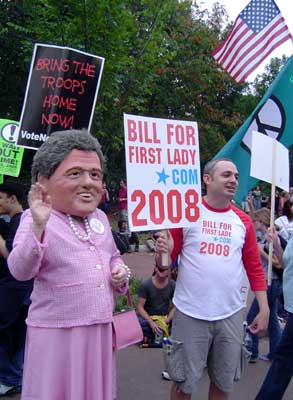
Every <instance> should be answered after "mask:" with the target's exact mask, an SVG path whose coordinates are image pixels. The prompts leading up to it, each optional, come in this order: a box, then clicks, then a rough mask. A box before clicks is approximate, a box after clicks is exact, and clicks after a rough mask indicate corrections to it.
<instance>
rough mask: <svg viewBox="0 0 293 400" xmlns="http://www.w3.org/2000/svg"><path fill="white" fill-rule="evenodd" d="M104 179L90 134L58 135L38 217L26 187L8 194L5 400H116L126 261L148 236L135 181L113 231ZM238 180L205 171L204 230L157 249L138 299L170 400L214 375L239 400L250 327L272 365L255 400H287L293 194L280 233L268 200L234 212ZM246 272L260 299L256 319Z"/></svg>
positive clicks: (41, 183) (40, 182) (49, 150)
mask: <svg viewBox="0 0 293 400" xmlns="http://www.w3.org/2000/svg"><path fill="white" fill-rule="evenodd" d="M103 169H104V157H103V154H102V151H101V147H100V145H99V143H98V141H97V140H96V139H95V138H94V137H93V136H91V135H90V134H89V133H88V132H86V131H77V130H70V131H63V132H56V133H54V134H52V135H51V136H50V137H49V138H48V140H47V141H46V142H45V143H44V144H43V145H42V146H41V147H40V148H39V149H38V150H37V152H36V153H35V156H34V159H33V164H32V185H31V188H30V190H29V193H28V196H27V201H28V208H26V205H25V200H26V199H25V197H26V196H25V194H24V189H23V187H22V185H20V184H19V183H12V182H7V183H4V184H2V185H0V214H1V215H2V216H6V217H7V218H8V221H6V220H5V219H3V218H1V219H0V298H1V302H0V395H7V394H12V393H16V392H20V391H21V399H22V400H33V399H38V400H52V399H56V400H57V399H60V400H81V399H82V400H113V399H116V397H117V394H116V365H115V354H116V352H115V349H114V342H113V330H112V320H113V308H114V303H115V297H116V296H117V295H124V294H125V293H126V292H127V291H128V289H129V278H130V275H131V271H130V269H129V268H128V266H127V265H125V263H124V261H123V258H122V257H121V254H122V253H124V252H130V251H132V250H131V246H132V245H133V246H134V251H139V235H138V234H137V233H136V232H130V230H129V227H128V214H127V186H126V181H125V179H121V181H120V189H119V191H118V194H117V210H118V211H117V212H118V224H117V229H116V230H115V229H114V228H111V226H110V223H109V218H108V216H109V210H110V205H111V196H110V194H109V190H108V189H107V185H106V183H105V181H104V176H103ZM238 173H239V172H238V170H237V168H236V166H235V164H234V163H233V162H232V161H231V160H229V159H218V160H213V161H210V162H208V163H207V164H206V166H205V167H204V170H203V182H204V186H205V193H206V194H205V195H204V196H203V198H202V208H201V217H200V220H199V223H197V224H194V225H193V226H191V227H189V228H177V229H170V230H169V231H168V234H167V235H166V234H165V233H163V232H160V231H158V232H157V231H156V232H151V233H150V236H149V238H148V239H147V242H149V243H148V247H149V249H150V251H152V252H154V271H152V274H150V275H151V276H150V277H149V278H147V279H146V280H145V281H143V282H142V284H141V286H140V287H139V289H138V303H137V314H138V319H139V322H140V324H141V327H142V331H143V335H144V340H143V342H142V346H149V347H152V346H153V347H162V342H163V337H168V351H169V352H170V354H171V355H172V358H171V367H170V365H168V366H167V371H166V373H167V374H168V377H170V379H171V380H172V381H173V383H172V387H171V393H170V398H171V400H190V399H191V395H192V393H194V392H196V390H197V387H198V385H199V382H200V380H201V378H202V375H203V371H204V370H205V369H206V368H207V371H208V375H209V378H210V386H209V394H208V396H209V399H210V400H226V399H228V398H229V396H230V393H231V392H232V391H233V387H234V382H235V381H236V380H238V379H239V371H240V369H241V368H240V366H241V365H242V361H243V357H244V356H245V354H246V353H245V351H244V345H243V335H244V332H243V319H245V318H246V319H247V322H248V328H247V332H246V333H248V334H249V335H251V338H252V345H251V347H250V348H248V349H247V350H248V351H249V352H250V353H251V356H250V361H251V362H257V360H258V359H259V358H260V355H259V351H258V335H259V334H260V333H262V332H264V331H265V330H266V329H268V334H269V351H268V353H267V354H265V355H264V356H263V357H264V358H263V359H267V360H268V361H269V362H270V364H269V370H268V374H267V376H266V378H265V380H264V382H263V384H262V385H261V388H260V390H259V393H258V394H257V397H256V399H257V400H278V399H281V398H282V396H283V395H284V392H285V390H286V388H287V386H288V384H289V382H290V379H291V377H292V374H293V319H292V315H293V314H292V313H293V295H292V293H293V288H292V285H293V262H292V259H293V258H292V256H293V254H292V252H293V235H291V231H292V230H293V197H292V193H287V195H286V196H285V195H283V194H281V196H280V201H279V203H278V209H277V210H278V211H277V212H276V220H275V227H274V228H273V229H270V210H269V200H268V196H265V195H263V193H262V192H261V190H260V187H259V186H256V187H255V188H254V189H253V190H252V191H251V193H249V194H248V196H247V198H246V199H244V201H245V202H246V205H245V207H246V206H247V208H245V209H244V210H241V209H240V208H238V207H237V206H236V205H235V204H234V203H233V202H232V200H233V197H234V195H235V193H236V191H237V188H238ZM282 199H284V200H282ZM270 243H272V245H273V256H272V260H273V271H272V282H271V283H270V284H269V285H268V279H267V277H268V260H269V255H268V247H269V244H270ZM163 253H167V254H168V257H169V265H170V266H171V265H172V266H174V265H175V264H176V268H177V271H178V273H177V274H176V282H174V281H173V280H172V279H171V276H170V269H169V268H166V267H165V265H162V255H163ZM244 271H245V272H246V274H247V277H248V279H249V283H250V287H251V290H252V291H253V292H254V295H255V298H254V300H253V302H252V304H251V307H250V309H249V311H248V313H247V315H244V311H243V310H244V307H245V305H244V304H243V299H242V296H241V287H242V282H243V274H244ZM281 306H282V307H281ZM280 308H282V309H283V311H284V312H285V316H286V318H285V328H284V330H283V331H282V330H281V328H280V324H279V320H278V315H279V314H278V313H279V310H280ZM178 349H181V350H180V352H179V351H178ZM40 355H41V356H40ZM240 375H241V373H240Z"/></svg>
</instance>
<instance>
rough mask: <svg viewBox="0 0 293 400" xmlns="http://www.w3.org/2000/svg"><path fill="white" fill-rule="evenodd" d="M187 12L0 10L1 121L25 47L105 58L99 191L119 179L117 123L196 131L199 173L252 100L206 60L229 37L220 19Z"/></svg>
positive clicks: (42, 5) (161, 6)
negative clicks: (188, 124)
mask: <svg viewBox="0 0 293 400" xmlns="http://www.w3.org/2000/svg"><path fill="white" fill-rule="evenodd" d="M193 3H194V2H192V1H189V0H185V1H177V0H122V1H121V0H82V1H78V2H77V1H75V0H64V1H62V2H60V1H57V0H34V1H32V0H23V1H17V2H16V1H9V0H3V1H0V6H1V8H0V16H1V17H2V21H4V24H3V29H2V30H0V40H1V44H3V46H1V49H0V60H1V64H0V77H1V78H2V80H3V79H4V80H3V81H5V85H4V87H3V90H2V96H1V101H0V110H1V112H2V115H3V117H5V116H6V117H8V116H9V117H11V118H14V119H18V118H19V114H20V110H21V105H22V99H23V97H24V91H25V83H26V81H27V76H28V72H29V62H30V59H31V55H32V50H33V45H34V43H35V42H38V43H48V44H56V45H61V46H68V47H72V48H76V49H79V50H83V51H87V52H90V53H92V54H96V55H99V56H103V57H105V66H104V71H103V76H102V80H101V87H100V89H99V95H98V99H97V104H96V110H95V115H94V121H93V126H92V133H93V134H94V135H96V136H97V137H98V138H99V140H100V142H101V144H102V146H103V151H104V153H105V155H106V157H107V158H108V172H107V179H108V180H109V181H115V180H116V181H117V180H118V179H119V178H120V177H121V176H124V175H125V162H124V160H125V155H124V135H123V113H129V114H138V115H145V116H152V117H161V118H173V119H185V120H193V121H194V120H195V121H197V122H198V124H199V137H200V148H201V160H202V162H203V163H205V162H206V161H207V160H208V159H210V158H212V157H213V156H214V155H215V154H216V153H217V151H218V150H219V149H220V148H221V147H222V146H223V145H224V144H225V143H226V141H227V140H229V138H230V137H231V136H232V134H233V133H234V132H235V131H236V130H237V128H238V127H239V126H240V125H241V124H242V123H243V121H244V120H245V119H246V118H247V116H248V115H249V113H250V111H251V110H249V108H250V106H251V104H252V103H253V100H254V97H255V95H254V93H253V92H249V88H248V84H243V85H238V84H236V83H235V82H234V81H233V80H232V79H231V78H230V77H229V75H228V74H227V73H226V72H225V71H223V70H222V69H221V68H219V66H218V65H217V64H216V62H215V61H214V59H213V58H212V56H211V51H212V50H213V49H214V48H215V47H216V46H217V45H218V43H219V42H220V41H221V40H222V39H223V36H224V35H225V34H226V32H227V29H229V27H230V24H227V13H226V11H225V9H224V8H223V7H222V6H220V5H219V4H216V5H215V6H214V8H213V10H212V12H208V11H207V10H200V8H199V7H198V6H197V5H196V4H193ZM4 58H5V60H4ZM3 60H4V61H5V62H4V64H3V63H2V61H3ZM8 71H10V72H11V74H9V73H7V72H8ZM5 79H6V80H5ZM16 86H17V87H16ZM4 99H5V100H4ZM31 153H32V152H30V153H29V154H30V155H29V156H27V151H26V152H25V157H31ZM29 162H30V158H29V159H28V161H27V164H29Z"/></svg>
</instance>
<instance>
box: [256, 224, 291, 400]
mask: <svg viewBox="0 0 293 400" xmlns="http://www.w3.org/2000/svg"><path fill="white" fill-rule="evenodd" d="M280 251H281V249H280ZM283 265H284V273H283V292H284V300H285V305H284V307H285V310H286V311H287V314H288V318H287V322H286V325H285V328H284V330H283V333H282V337H281V340H280V343H279V345H278V347H277V349H276V351H275V353H274V355H273V360H272V363H271V365H270V368H269V370H268V372H267V375H266V377H265V379H264V381H263V384H262V386H261V388H260V390H259V392H258V394H257V396H256V398H255V400H281V399H282V398H283V396H284V394H285V391H286V389H287V387H288V385H289V383H290V380H291V378H292V376H293V234H292V229H290V238H289V241H288V243H287V246H286V248H285V250H284V254H283Z"/></svg>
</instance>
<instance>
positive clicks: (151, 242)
mask: <svg viewBox="0 0 293 400" xmlns="http://www.w3.org/2000/svg"><path fill="white" fill-rule="evenodd" d="M157 233H158V231H150V232H149V237H148V238H147V240H146V246H147V248H148V250H149V251H151V252H154V251H155V247H156V246H155V245H156V239H157Z"/></svg>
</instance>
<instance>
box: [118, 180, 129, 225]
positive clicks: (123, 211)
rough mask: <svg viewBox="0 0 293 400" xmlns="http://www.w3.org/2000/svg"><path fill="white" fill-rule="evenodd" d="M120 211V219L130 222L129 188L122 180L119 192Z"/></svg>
mask: <svg viewBox="0 0 293 400" xmlns="http://www.w3.org/2000/svg"><path fill="white" fill-rule="evenodd" d="M118 210H119V219H120V220H123V221H126V223H127V221H128V211H127V186H126V180H125V179H121V180H120V189H119V191H118Z"/></svg>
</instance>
